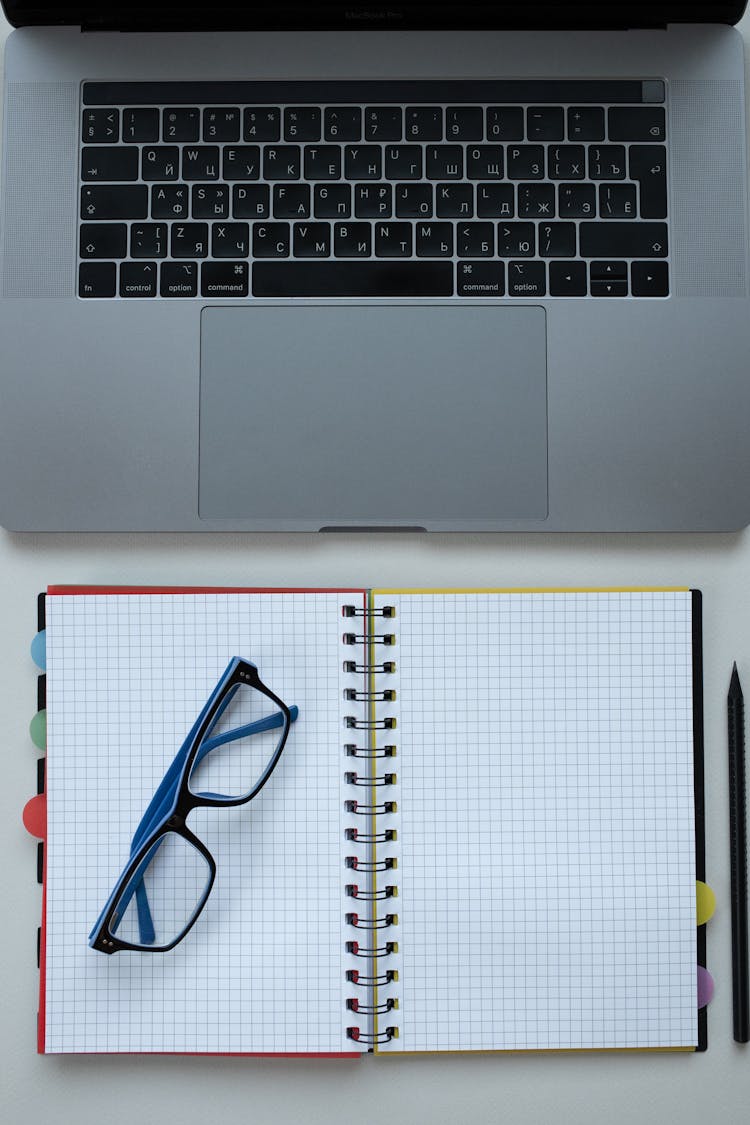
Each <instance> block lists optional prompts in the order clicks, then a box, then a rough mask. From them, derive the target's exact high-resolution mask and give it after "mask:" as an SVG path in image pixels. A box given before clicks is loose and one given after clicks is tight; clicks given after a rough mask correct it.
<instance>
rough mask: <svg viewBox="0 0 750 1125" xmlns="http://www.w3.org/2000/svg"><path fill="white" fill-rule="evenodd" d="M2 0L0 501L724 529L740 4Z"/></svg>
mask: <svg viewBox="0 0 750 1125" xmlns="http://www.w3.org/2000/svg"><path fill="white" fill-rule="evenodd" d="M3 2H4V6H5V9H6V12H7V13H8V16H9V18H10V19H11V21H12V22H14V23H15V24H16V25H17V29H16V30H14V31H13V33H12V34H11V35H10V38H9V40H8V44H7V50H6V55H5V85H4V126H3V165H2V203H1V209H0V217H1V219H2V259H1V262H0V339H1V340H2V360H1V361H0V522H2V524H3V526H5V527H6V528H8V529H10V530H16V531H67V532H70V531H183V532H184V531H256V530H263V531H267V530H278V531H292V530H300V531H313V530H324V529H325V530H347V529H417V528H418V529H426V530H435V531H515V532H517V531H628V530H642V531H714V530H716V531H719V530H721V531H723V530H730V529H735V528H740V527H743V526H744V525H746V524H747V523H748V521H750V440H749V437H750V435H749V433H748V429H749V427H748V420H749V419H750V315H749V314H750V307H749V306H748V299H747V298H748V255H747V207H746V201H747V173H746V148H745V93H744V74H743V48H742V40H741V38H740V36H739V34H738V33H737V31H736V30H735V29H734V28H733V27H732V26H731V24H733V23H734V22H736V20H737V19H739V17H740V15H741V13H742V10H743V9H744V3H742V2H740V0H736V2H729V0H726V2H722V3H719V2H716V3H708V2H705V3H678V2H664V3H657V2H652V3H649V4H642V3H630V4H628V3H614V2H612V3H606V4H605V3H600V4H594V3H589V4H585V3H572V2H571V3H557V4H547V3H529V4H520V3H498V4H496V5H494V6H493V8H492V10H491V13H490V14H489V15H488V10H487V7H486V6H484V5H474V4H472V3H469V4H463V5H455V6H449V5H434V6H431V5H423V4H410V3H400V2H397V3H395V4H389V5H387V6H386V7H382V6H381V5H380V4H378V3H375V4H373V5H360V4H357V3H348V4H340V5H339V4H336V3H334V4H327V5H315V4H309V5H306V6H303V5H293V4H292V5H288V4H285V3H278V4H271V3H268V4H266V3H260V2H259V3H248V4H241V5H239V4H238V5H234V4H218V5H215V6H213V8H211V9H209V7H208V6H207V7H206V8H205V9H204V8H198V7H193V6H191V5H190V4H187V5H178V4H170V3H165V4H155V5H153V6H152V7H151V8H149V9H148V10H146V8H145V6H143V7H142V6H140V5H138V4H134V5H127V6H123V10H122V11H120V10H119V6H111V5H108V6H104V5H102V6H101V7H100V6H97V5H93V4H91V5H89V4H80V5H73V4H71V5H67V4H59V5H55V6H54V8H53V7H52V6H50V7H49V10H45V8H44V4H41V5H31V4H27V3H24V2H23V0H13V2H12V3H11V0H3Z"/></svg>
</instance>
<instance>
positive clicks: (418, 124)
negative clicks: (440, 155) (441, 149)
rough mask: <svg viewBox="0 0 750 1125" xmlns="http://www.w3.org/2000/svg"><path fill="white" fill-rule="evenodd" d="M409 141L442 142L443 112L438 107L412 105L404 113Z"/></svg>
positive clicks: (406, 136) (405, 135) (405, 129)
mask: <svg viewBox="0 0 750 1125" xmlns="http://www.w3.org/2000/svg"><path fill="white" fill-rule="evenodd" d="M404 137H405V138H406V140H407V141H442V139H443V111H442V109H441V108H440V106H437V105H410V106H407V107H406V110H405V111H404Z"/></svg>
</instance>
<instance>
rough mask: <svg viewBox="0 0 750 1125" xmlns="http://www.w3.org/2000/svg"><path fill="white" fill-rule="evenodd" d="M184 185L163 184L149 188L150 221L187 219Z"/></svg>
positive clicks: (186, 191) (186, 199)
mask: <svg viewBox="0 0 750 1125" xmlns="http://www.w3.org/2000/svg"><path fill="white" fill-rule="evenodd" d="M188 201H189V197H188V188H187V185H186V184H165V185H161V184H160V185H158V186H154V187H152V188H151V218H152V219H186V218H187V217H188Z"/></svg>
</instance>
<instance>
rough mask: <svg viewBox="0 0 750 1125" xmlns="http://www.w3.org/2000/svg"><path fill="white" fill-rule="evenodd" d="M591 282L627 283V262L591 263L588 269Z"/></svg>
mask: <svg viewBox="0 0 750 1125" xmlns="http://www.w3.org/2000/svg"><path fill="white" fill-rule="evenodd" d="M589 269H590V273H591V280H592V281H627V280H628V263H627V262H613V261H608V262H592V263H591V265H590V267H589Z"/></svg>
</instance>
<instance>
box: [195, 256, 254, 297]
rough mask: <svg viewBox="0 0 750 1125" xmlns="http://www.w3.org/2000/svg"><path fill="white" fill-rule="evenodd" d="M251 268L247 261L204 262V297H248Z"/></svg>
mask: <svg viewBox="0 0 750 1125" xmlns="http://www.w3.org/2000/svg"><path fill="white" fill-rule="evenodd" d="M249 277H250V270H249V267H248V264H247V262H204V263H203V265H202V266H201V296H202V297H247V294H248V285H249Z"/></svg>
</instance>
